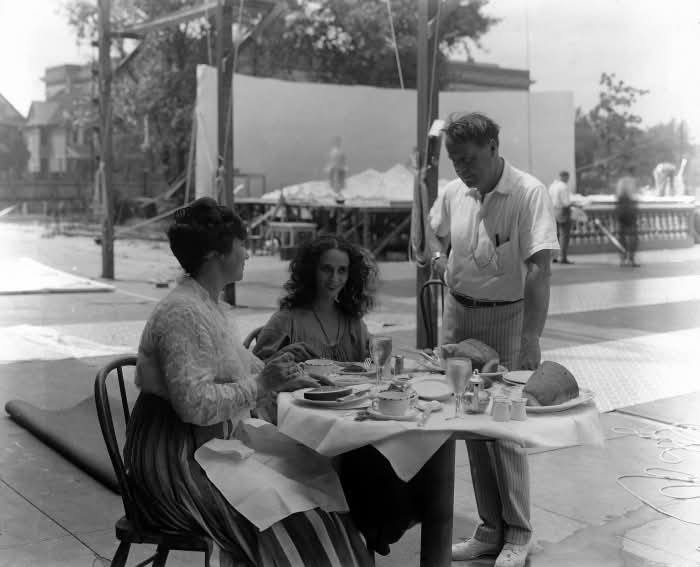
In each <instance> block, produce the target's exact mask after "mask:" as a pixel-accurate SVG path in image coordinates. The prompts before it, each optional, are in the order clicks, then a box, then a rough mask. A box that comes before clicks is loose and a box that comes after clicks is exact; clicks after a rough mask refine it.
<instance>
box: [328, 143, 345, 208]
mask: <svg viewBox="0 0 700 567" xmlns="http://www.w3.org/2000/svg"><path fill="white" fill-rule="evenodd" d="M325 169H326V173H328V181H329V183H330V185H331V187H332V188H333V190H334V191H335V192H336V193H337V194H338V195H340V192H341V191H342V190H343V189H345V176H346V174H347V171H348V166H347V159H346V157H345V152H344V151H343V148H342V140H341V138H340V136H336V137H335V138H333V142H332V144H331V149H330V151H329V152H328V161H327V162H326V168H325Z"/></svg>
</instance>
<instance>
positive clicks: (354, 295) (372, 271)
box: [280, 236, 378, 317]
mask: <svg viewBox="0 0 700 567" xmlns="http://www.w3.org/2000/svg"><path fill="white" fill-rule="evenodd" d="M328 250H342V251H343V252H345V253H347V255H348V257H349V258H350V264H349V266H348V280H347V282H346V283H345V286H344V287H343V289H342V290H341V291H340V293H339V294H338V307H339V308H340V310H341V311H342V312H343V313H345V314H346V315H349V316H351V317H362V316H363V315H365V314H366V313H367V312H368V311H370V310H371V309H372V307H374V292H375V286H376V283H377V274H378V270H377V264H376V263H375V261H374V259H373V258H372V257H371V255H370V253H369V252H367V251H366V250H364V249H363V248H361V247H359V246H357V245H355V244H353V243H351V242H348V241H347V240H345V239H343V238H339V237H336V236H321V237H319V238H317V239H316V240H314V241H312V242H309V243H307V244H304V245H303V246H302V247H301V248H300V249H299V252H298V253H297V255H296V257H295V258H294V260H292V262H291V264H290V265H289V271H290V272H291V277H290V278H289V280H288V281H287V283H285V284H284V289H285V291H286V292H287V295H285V296H284V297H283V298H282V300H281V301H280V307H282V309H293V308H295V307H310V306H311V304H312V303H313V301H314V299H315V298H316V271H317V269H318V266H319V262H320V260H321V254H323V253H324V252H326V251H328Z"/></svg>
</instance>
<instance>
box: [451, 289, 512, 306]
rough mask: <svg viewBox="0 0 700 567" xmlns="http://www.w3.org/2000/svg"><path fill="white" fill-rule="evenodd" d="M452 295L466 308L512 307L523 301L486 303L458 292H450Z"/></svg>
mask: <svg viewBox="0 0 700 567" xmlns="http://www.w3.org/2000/svg"><path fill="white" fill-rule="evenodd" d="M450 294H451V295H452V297H454V298H455V299H456V300H457V301H458V302H459V303H460V304H461V305H463V306H464V307H500V306H502V305H512V304H513V303H518V302H520V301H522V299H516V300H514V301H484V300H481V299H474V298H473V297H469V296H467V295H462V294H461V293H457V292H456V291H452V290H450Z"/></svg>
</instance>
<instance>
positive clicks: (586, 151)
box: [576, 73, 649, 188]
mask: <svg viewBox="0 0 700 567" xmlns="http://www.w3.org/2000/svg"><path fill="white" fill-rule="evenodd" d="M600 85H601V90H600V93H599V98H598V104H596V105H595V106H594V107H593V108H592V109H591V110H590V111H589V112H588V113H586V114H584V113H583V112H582V111H581V110H580V109H579V110H577V113H576V168H577V172H578V183H577V184H578V185H579V186H580V187H582V188H585V187H589V188H590V187H595V186H596V185H597V187H598V188H601V187H602V188H610V187H611V185H612V183H613V181H614V179H616V178H617V177H619V176H620V175H621V173H622V169H623V168H624V167H625V166H626V165H628V164H629V161H630V159H631V156H632V155H633V153H634V151H635V147H636V145H637V144H638V143H639V142H640V139H641V137H642V133H643V131H642V129H641V128H640V126H639V125H640V124H641V122H642V119H641V117H640V116H638V115H636V114H634V113H633V112H632V107H633V106H634V104H635V102H636V101H637V99H638V98H639V97H641V96H644V95H645V94H647V93H648V92H649V91H647V90H644V89H638V88H636V87H632V86H630V85H628V84H626V83H625V82H624V81H622V80H620V79H617V78H616V76H615V74H614V73H611V74H608V73H602V74H601V76H600ZM581 162H584V163H581Z"/></svg>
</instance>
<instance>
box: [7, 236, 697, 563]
mask: <svg viewBox="0 0 700 567" xmlns="http://www.w3.org/2000/svg"><path fill="white" fill-rule="evenodd" d="M42 233H43V229H42V228H41V227H34V228H33V227H26V226H17V225H14V226H13V225H9V226H8V225H0V263H1V262H2V261H3V259H5V258H15V259H16V258H19V257H29V258H32V259H34V260H36V261H39V262H41V263H43V264H46V265H48V266H51V267H52V268H56V269H60V270H64V271H66V272H69V273H73V274H76V275H79V276H82V277H88V278H92V279H95V280H97V281H100V278H99V277H98V275H99V267H100V256H99V253H100V249H99V247H98V246H96V245H95V244H94V242H92V241H91V240H90V239H88V238H79V237H75V238H66V237H61V236H55V237H52V238H42ZM572 259H573V260H574V261H575V262H576V264H575V265H573V266H560V265H555V266H553V270H554V274H553V279H552V284H553V287H552V300H551V309H550V317H549V320H548V323H547V327H546V330H545V334H544V337H543V351H544V358H546V359H550V360H558V361H560V362H563V363H564V364H566V365H567V366H568V367H569V368H571V369H572V370H573V371H574V374H575V375H576V376H577V378H579V381H580V382H581V383H582V385H584V386H586V387H590V388H592V389H594V390H595V391H596V395H597V401H598V404H599V407H600V408H601V410H602V411H605V412H606V413H604V414H603V416H602V422H603V425H604V428H605V431H606V438H607V440H608V441H607V444H606V447H605V448H604V449H598V448H590V447H570V448H566V449H560V450H555V451H532V454H531V457H530V461H531V469H532V479H531V480H532V482H531V486H532V488H531V491H532V502H533V513H532V516H533V524H534V527H535V547H534V550H533V553H532V554H531V558H530V562H529V564H530V565H533V566H540V565H581V566H588V565H591V566H593V565H596V566H597V565H606V566H607V565H610V566H612V565H621V566H622V565H625V566H627V565H650V566H651V565H674V566H675V565H700V551H698V550H697V546H698V545H700V526H698V525H694V524H692V523H689V522H692V521H694V522H699V523H700V498H698V499H694V500H693V499H689V500H678V499H675V498H671V497H669V496H667V495H664V494H660V493H659V488H660V487H661V486H663V485H665V484H683V483H679V482H676V481H668V480H658V479H653V478H629V479H624V480H623V482H625V483H626V485H627V486H628V487H629V488H631V489H632V490H634V491H635V492H637V493H638V494H639V495H640V496H642V497H643V498H646V499H648V500H649V501H650V502H651V503H653V504H654V505H655V506H657V507H658V508H659V509H661V510H664V511H666V512H670V513H673V514H674V515H677V516H680V517H681V518H683V519H685V520H686V521H685V522H684V521H681V520H678V519H674V518H670V517H668V516H665V515H664V514H663V513H661V512H659V511H656V510H654V509H652V508H650V507H649V506H646V505H645V504H643V503H642V502H641V501H640V500H639V499H638V498H637V497H635V496H633V495H632V494H630V493H629V492H627V491H626V490H625V488H623V486H621V484H620V483H619V482H618V476H620V475H640V476H643V475H645V472H644V471H645V469H647V468H649V467H661V468H667V469H671V470H674V471H686V472H689V473H691V474H696V475H697V474H698V471H700V459H699V458H698V455H699V454H698V453H697V452H696V453H693V452H692V451H691V450H690V449H692V447H690V446H687V443H689V441H692V440H693V439H696V440H697V441H700V438H699V437H700V433H698V432H697V431H692V430H687V429H686V430H684V429H679V428H670V429H668V428H669V424H676V423H688V422H690V423H692V422H693V421H694V422H697V418H696V417H695V416H697V415H698V412H700V395H698V394H697V392H699V391H700V380H698V376H700V373H699V372H698V371H697V368H698V362H700V361H698V349H697V345H698V344H700V324H699V323H698V322H699V321H700V317H699V315H700V286H698V285H697V284H698V283H699V282H698V276H699V275H700V247H697V246H696V247H694V248H691V249H683V250H669V251H653V252H651V251H650V252H645V253H643V254H641V255H640V261H641V262H642V264H643V265H642V267H641V268H639V269H631V268H619V267H618V266H617V258H616V257H615V256H613V255H590V256H572ZM116 270H117V279H116V281H113V282H108V283H110V284H112V285H114V287H115V291H113V292H107V293H70V294H60V295H59V294H51V295H42V294H35V295H14V296H2V295H0V313H2V315H0V318H1V319H0V344H1V343H2V342H3V341H4V342H5V344H7V342H8V340H11V341H13V346H12V347H8V348H5V350H4V351H2V352H5V355H4V356H3V357H0V402H2V404H3V405H4V403H5V402H6V401H8V400H9V399H13V398H20V399H24V400H26V401H30V402H33V403H35V404H37V405H41V406H44V407H50V408H59V407H66V406H68V405H71V404H73V403H75V402H77V401H78V400H80V399H82V398H84V397H85V396H86V395H89V393H90V392H91V388H92V381H93V378H94V375H95V372H96V370H97V368H99V366H101V365H102V364H104V362H105V361H106V360H109V358H110V357H111V355H112V354H111V353H113V352H114V350H113V349H115V348H116V349H119V348H124V349H126V350H130V349H133V348H134V347H135V345H136V341H137V340H138V335H139V333H140V330H141V328H142V326H143V322H144V321H145V319H146V317H147V316H148V313H149V312H150V309H151V308H152V307H153V305H154V304H155V302H156V301H157V300H158V299H159V298H160V297H162V296H163V295H164V294H165V293H167V289H162V288H157V287H155V282H157V281H163V280H171V279H172V278H173V277H174V276H175V275H176V274H177V272H178V270H177V266H176V264H175V262H174V260H173V259H172V258H171V255H170V252H169V250H168V249H167V245H166V244H164V243H153V242H143V241H118V242H117V248H116ZM381 272H382V279H383V284H382V288H381V289H380V293H379V300H380V306H379V309H378V310H377V311H376V312H375V313H373V314H372V315H371V317H370V318H369V322H370V326H371V328H373V329H374V330H379V329H381V330H382V332H385V333H389V334H392V335H393V336H394V339H395V343H396V344H397V345H404V346H412V345H413V341H414V338H415V319H414V317H415V316H414V312H415V289H414V288H415V284H414V280H413V275H414V268H413V266H411V265H410V264H407V263H385V264H382V265H381ZM285 277H286V263H283V262H280V261H279V260H277V259H275V258H271V257H254V258H252V259H251V261H250V262H249V265H248V267H247V269H246V276H245V280H244V282H242V283H241V284H240V285H239V286H238V288H237V291H238V297H239V303H240V304H242V305H244V306H245V307H241V308H240V309H239V319H240V321H241V327H242V329H241V332H242V334H243V333H244V332H246V330H247V329H250V328H252V327H254V326H257V325H258V324H261V323H263V322H264V321H265V320H266V319H267V317H268V316H269V314H270V313H271V312H272V311H273V310H274V308H275V304H276V300H277V297H278V295H279V290H280V287H281V284H282V283H283V281H284V279H285ZM81 341H82V342H81ZM88 341H89V342H88ZM20 344H22V345H23V346H22V348H19V346H18V345H20ZM79 347H80V348H79ZM109 349H112V350H109ZM621 428H624V429H621ZM664 428H666V431H658V432H657V433H656V436H655V438H654V436H653V435H650V432H651V431H654V430H662V429H664ZM650 437H651V438H650ZM662 437H667V438H669V439H674V440H675V443H674V447H676V449H675V450H674V451H671V452H669V451H666V452H665V453H662V451H663V447H660V446H659V438H662ZM0 447H1V448H2V451H1V452H0V455H1V456H0V565H92V564H93V561H95V558H96V556H98V555H99V556H104V557H111V555H112V554H113V553H114V551H115V549H116V545H115V539H114V534H113V524H114V521H115V520H116V519H117V518H118V517H119V515H121V513H122V510H121V502H120V500H119V498H118V497H116V496H115V495H114V494H112V493H111V492H109V491H108V490H106V489H105V488H104V487H102V485H100V484H99V483H97V482H96V481H94V480H93V479H92V478H90V477H88V476H87V475H85V474H83V473H82V472H81V471H80V470H78V469H76V468H75V467H74V466H73V465H71V464H70V463H68V462H67V461H65V460H64V459H63V458H61V457H60V456H58V455H57V454H56V453H55V452H53V451H52V450H51V449H49V448H48V447H46V446H45V445H43V444H42V443H41V442H39V441H38V440H36V439H35V438H34V437H33V436H32V435H31V434H29V433H28V432H26V431H25V430H24V429H22V428H20V427H18V426H17V425H16V424H14V423H13V422H12V421H11V420H10V419H9V418H7V417H4V418H3V419H2V420H0ZM679 460H680V462H678V461H679ZM456 476H457V482H456V487H455V528H454V537H455V540H457V539H458V538H460V537H467V536H468V535H470V534H471V531H472V530H473V527H474V525H475V523H476V521H477V515H476V507H475V504H474V499H473V492H472V488H471V482H470V477H469V466H468V462H467V457H466V452H465V450H464V446H463V444H462V443H459V444H458V453H457V475H456ZM667 476H674V475H673V474H671V473H667ZM675 490H676V492H672V494H673V495H674V496H679V495H681V494H680V493H681V492H682V495H688V494H691V493H692V490H695V491H696V492H695V494H696V495H700V487H697V486H696V487H694V488H693V487H691V489H690V490H688V489H685V488H684V489H675ZM419 533H420V532H419V529H418V528H415V529H414V530H412V531H411V532H409V533H408V534H406V536H405V537H404V538H403V539H402V540H401V541H400V542H399V543H398V544H396V545H394V546H392V554H391V555H390V556H388V557H386V558H379V561H378V565H380V566H382V567H389V566H392V567H393V566H396V567H399V566H409V565H417V564H418V556H417V553H418V549H419ZM142 547H147V546H142ZM148 551H149V550H147V549H139V550H135V551H134V552H133V553H134V555H133V557H132V561H131V562H130V564H133V563H135V562H137V558H144V557H145V556H146V555H147V552H148ZM200 561H201V556H197V555H190V554H185V553H179V554H175V555H174V557H173V559H172V560H171V561H169V562H168V564H169V565H170V564H172V565H186V564H191V563H199V562H200ZM492 563H493V560H483V561H475V562H472V563H471V564H472V565H482V566H483V565H491V564H492ZM97 564H99V561H98V563H97ZM455 565H457V563H456V564H455Z"/></svg>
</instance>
